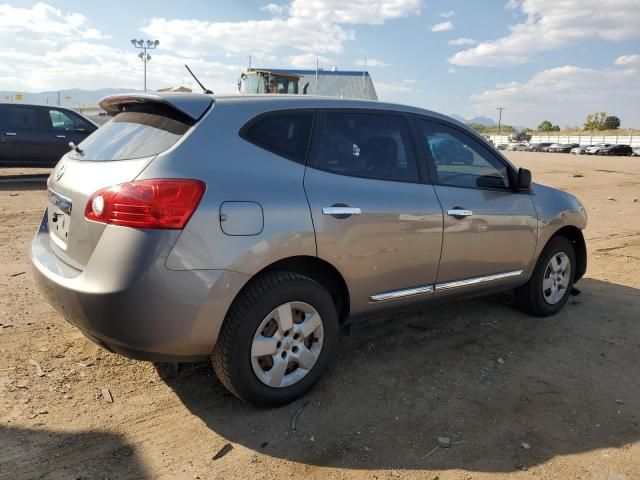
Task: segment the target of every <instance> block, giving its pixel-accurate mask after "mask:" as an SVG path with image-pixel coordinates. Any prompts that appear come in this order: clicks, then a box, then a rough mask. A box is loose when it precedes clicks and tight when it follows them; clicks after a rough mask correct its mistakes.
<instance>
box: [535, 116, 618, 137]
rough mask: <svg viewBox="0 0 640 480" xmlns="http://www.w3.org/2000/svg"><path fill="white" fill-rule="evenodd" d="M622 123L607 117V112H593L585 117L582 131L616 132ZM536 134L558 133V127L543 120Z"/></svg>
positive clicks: (613, 117) (614, 118)
mask: <svg viewBox="0 0 640 480" xmlns="http://www.w3.org/2000/svg"><path fill="white" fill-rule="evenodd" d="M621 123H622V122H621V121H620V119H619V118H618V117H616V116H615V115H607V112H594V113H590V114H589V115H587V119H586V120H585V122H584V130H617V129H618V128H620V124H621ZM537 131H538V132H559V131H560V127H559V126H558V125H554V124H552V123H551V122H550V121H549V120H544V121H543V122H542V123H540V125H538V128H537Z"/></svg>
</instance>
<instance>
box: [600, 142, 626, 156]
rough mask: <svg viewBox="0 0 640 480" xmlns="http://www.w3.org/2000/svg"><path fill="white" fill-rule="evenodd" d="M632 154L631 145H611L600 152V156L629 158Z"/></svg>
mask: <svg viewBox="0 0 640 480" xmlns="http://www.w3.org/2000/svg"><path fill="white" fill-rule="evenodd" d="M632 153H633V150H632V149H631V147H630V146H629V145H611V146H609V147H604V148H601V149H600V150H598V155H618V156H629V155H631V154H632Z"/></svg>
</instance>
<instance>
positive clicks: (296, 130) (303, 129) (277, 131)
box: [240, 111, 313, 163]
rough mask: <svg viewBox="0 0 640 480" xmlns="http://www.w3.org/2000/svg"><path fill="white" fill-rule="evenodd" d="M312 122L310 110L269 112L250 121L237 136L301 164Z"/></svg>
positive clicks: (304, 155)
mask: <svg viewBox="0 0 640 480" xmlns="http://www.w3.org/2000/svg"><path fill="white" fill-rule="evenodd" d="M312 123H313V112H311V111H302V112H300V111H299V112H291V111H288V112H278V113H268V114H266V115H263V116H261V117H258V118H257V119H254V120H252V121H251V122H249V124H248V125H247V126H246V127H245V128H243V130H242V131H241V133H240V135H241V136H242V137H243V138H244V139H245V140H248V141H249V142H251V143H254V144H256V145H257V146H259V147H262V148H264V149H266V150H269V151H271V152H273V153H276V154H278V155H282V156H283V157H287V158H289V159H291V160H295V161H296V162H299V163H304V161H305V157H306V155H307V147H308V146H309V137H310V135H311V124H312Z"/></svg>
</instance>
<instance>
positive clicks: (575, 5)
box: [449, 0, 640, 66]
mask: <svg viewBox="0 0 640 480" xmlns="http://www.w3.org/2000/svg"><path fill="white" fill-rule="evenodd" d="M508 7H509V8H512V9H517V8H519V9H520V10H521V11H522V13H523V14H524V15H526V19H525V20H524V21H522V22H521V23H518V24H516V25H513V26H511V27H510V33H509V34H508V35H507V36H505V37H502V38H499V39H497V40H493V41H486V42H482V43H480V44H478V45H476V46H475V47H473V48H470V49H467V50H463V51H461V52H458V53H456V54H455V55H453V56H452V57H451V58H450V59H449V61H450V62H451V63H453V64H456V65H481V66H500V65H517V64H521V63H526V62H527V61H528V60H529V59H530V58H531V56H533V55H535V54H536V53H538V52H542V51H547V50H555V49H560V48H564V47H566V46H568V45H571V44H573V43H576V42H578V41H581V40H587V39H600V40H606V41H621V40H626V39H633V38H640V28H638V24H640V2H638V0H611V1H609V2H607V3H606V4H604V3H603V2H602V1H600V0H564V1H558V0H519V1H517V0H511V1H510V2H509V4H508Z"/></svg>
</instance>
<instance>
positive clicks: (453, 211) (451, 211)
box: [447, 207, 473, 218]
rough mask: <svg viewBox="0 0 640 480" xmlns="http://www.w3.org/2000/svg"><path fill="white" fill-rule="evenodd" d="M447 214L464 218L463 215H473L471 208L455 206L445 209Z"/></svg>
mask: <svg viewBox="0 0 640 480" xmlns="http://www.w3.org/2000/svg"><path fill="white" fill-rule="evenodd" d="M447 215H449V216H450V217H455V218H464V217H470V216H471V215H473V212H472V211H471V210H465V209H464V208H458V207H456V208H451V209H449V210H447Z"/></svg>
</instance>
